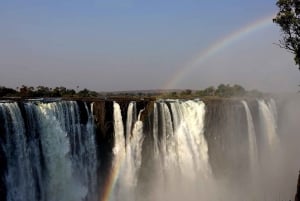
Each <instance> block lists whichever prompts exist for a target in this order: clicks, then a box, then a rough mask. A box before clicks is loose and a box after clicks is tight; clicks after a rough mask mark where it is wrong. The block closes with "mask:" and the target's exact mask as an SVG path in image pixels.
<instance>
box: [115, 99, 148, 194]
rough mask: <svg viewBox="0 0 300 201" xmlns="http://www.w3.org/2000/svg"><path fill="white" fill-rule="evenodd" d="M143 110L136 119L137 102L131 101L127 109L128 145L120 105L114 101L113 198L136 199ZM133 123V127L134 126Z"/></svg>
mask: <svg viewBox="0 0 300 201" xmlns="http://www.w3.org/2000/svg"><path fill="white" fill-rule="evenodd" d="M141 112H142V110H141V111H140V112H139V114H138V118H137V120H136V103H135V102H131V103H130V104H129V106H128V109H127V123H126V145H125V139H124V126H123V121H122V116H121V110H120V105H119V104H118V103H116V102H114V132H115V145H114V148H113V149H114V162H113V166H114V167H113V168H114V169H116V168H119V169H120V170H117V169H116V174H118V172H117V171H120V172H119V175H115V176H116V177H117V178H115V179H116V180H117V184H116V186H115V189H114V194H113V195H112V197H113V198H112V200H121V199H123V200H124V199H126V200H135V190H136V187H137V179H138V171H139V168H140V166H141V161H142V143H143V122H142V121H141V119H140V118H141ZM132 125H133V128H132Z"/></svg>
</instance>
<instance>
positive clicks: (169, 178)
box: [153, 100, 212, 200]
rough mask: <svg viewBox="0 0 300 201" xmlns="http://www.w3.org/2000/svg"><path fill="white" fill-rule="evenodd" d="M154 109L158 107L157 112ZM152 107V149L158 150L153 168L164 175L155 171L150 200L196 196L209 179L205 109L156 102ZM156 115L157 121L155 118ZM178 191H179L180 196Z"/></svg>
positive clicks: (197, 103)
mask: <svg viewBox="0 0 300 201" xmlns="http://www.w3.org/2000/svg"><path fill="white" fill-rule="evenodd" d="M156 105H158V106H159V107H158V110H157V109H156V107H157V106H156ZM156 105H155V106H154V115H153V116H154V123H153V135H154V138H153V139H154V147H153V149H154V150H156V149H157V148H156V146H159V155H160V156H161V157H160V160H161V161H162V163H160V160H156V162H158V163H159V164H158V166H157V167H159V166H160V165H162V166H163V167H162V168H163V170H164V171H163V172H161V170H159V169H158V170H157V168H156V171H157V178H156V182H154V183H155V184H154V187H153V188H154V192H156V194H159V196H157V197H155V198H153V199H156V200H166V199H167V200H168V199H171V197H173V196H176V197H177V198H182V199H183V198H184V197H185V196H187V195H192V194H195V196H196V195H197V196H199V194H198V193H199V190H200V191H202V190H203V189H199V186H202V187H204V186H205V185H208V183H209V182H210V181H209V180H210V179H211V177H212V173H211V168H210V164H209V157H208V145H207V142H206V139H205V137H204V116H205V105H204V103H203V102H201V101H197V100H190V101H180V100H168V101H159V102H157V103H156ZM158 112H159V116H160V118H158V115H156V113H158ZM155 118H158V120H156V119H155ZM155 126H158V127H157V128H155ZM155 132H156V133H155ZM156 141H158V142H156ZM160 185H162V187H161V188H162V189H161V190H158V189H157V186H160ZM178 188H180V189H181V190H180V194H179V192H178ZM157 191H158V192H157ZM197 191H198V192H197ZM200 195H201V193H200Z"/></svg>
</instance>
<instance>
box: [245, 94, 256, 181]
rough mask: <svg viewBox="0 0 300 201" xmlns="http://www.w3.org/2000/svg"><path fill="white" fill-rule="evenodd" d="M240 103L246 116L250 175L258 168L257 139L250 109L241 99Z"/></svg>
mask: <svg viewBox="0 0 300 201" xmlns="http://www.w3.org/2000/svg"><path fill="white" fill-rule="evenodd" d="M242 104H243V106H244V108H245V111H246V117H247V126H248V141H249V158H250V166H251V172H252V175H253V174H254V172H256V171H257V168H258V150H257V141H256V133H255V128H254V124H253V118H252V115H251V111H250V109H249V107H248V104H247V102H246V101H244V100H243V101H242Z"/></svg>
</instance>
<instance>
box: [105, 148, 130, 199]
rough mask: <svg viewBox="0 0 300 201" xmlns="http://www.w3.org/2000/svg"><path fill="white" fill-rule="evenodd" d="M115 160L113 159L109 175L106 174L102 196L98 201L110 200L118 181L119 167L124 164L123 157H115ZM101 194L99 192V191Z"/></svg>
mask: <svg viewBox="0 0 300 201" xmlns="http://www.w3.org/2000/svg"><path fill="white" fill-rule="evenodd" d="M114 157H115V158H114V159H113V160H114V161H113V163H112V167H111V169H110V173H109V174H108V176H107V178H106V180H105V183H104V186H103V187H104V188H103V191H102V194H101V195H100V201H109V200H110V199H111V194H112V192H113V189H114V187H115V184H116V181H117V179H118V176H119V173H120V170H121V166H122V164H123V162H124V158H125V157H124V156H123V155H122V154H120V155H115V156H114ZM100 192H101V191H100Z"/></svg>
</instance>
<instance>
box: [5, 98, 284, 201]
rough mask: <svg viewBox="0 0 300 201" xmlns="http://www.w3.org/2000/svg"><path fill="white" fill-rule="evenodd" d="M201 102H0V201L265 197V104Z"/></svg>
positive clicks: (272, 168)
mask: <svg viewBox="0 0 300 201" xmlns="http://www.w3.org/2000/svg"><path fill="white" fill-rule="evenodd" d="M204 101H205V103H204ZM204 101H201V100H179V99H169V100H151V101H148V100H135V101H126V100H120V102H117V101H111V100H99V101H96V102H95V103H89V102H83V101H54V102H43V101H42V100H40V101H32V100H31V101H19V102H13V101H11V102H8V101H7V102H5V101H3V102H1V103H0V159H1V161H0V199H1V198H4V200H3V201H98V200H99V201H121V200H122V201H152V200H155V201H165V200H172V201H178V200H185V201H196V200H199V199H203V200H233V201H237V200H262V199H263V198H264V197H263V196H264V195H265V194H266V193H268V194H269V192H274V188H273V185H275V184H274V183H276V182H274V181H276V179H274V178H278V177H275V176H274V175H276V174H277V172H279V171H280V170H281V169H280V168H281V167H282V164H281V166H280V163H281V160H279V157H277V156H281V155H280V151H277V150H280V149H277V148H278V147H279V146H278V145H280V144H279V143H281V142H280V141H279V135H278V133H277V132H279V131H280V127H279V128H277V121H280V120H282V119H280V118H281V113H280V111H281V110H279V112H278V111H277V105H276V103H275V101H274V100H273V99H269V100H257V101H256V102H255V100H254V101H253V100H247V101H246V100H236V99H234V100H231V99H230V100H227V99H226V100H223V99H222V100H218V99H216V100H215V99H213V100H210V99H209V100H204ZM276 167H279V168H276ZM249 169H250V170H251V172H250V174H249V172H248V170H249ZM276 190H278V188H277V189H276ZM254 195H255V196H254ZM248 198H249V199H248ZM269 198H270V197H267V199H264V200H270V199H269ZM288 199H290V198H288ZM288 199H285V200H288ZM1 200H2V199H1ZM273 200H274V199H273Z"/></svg>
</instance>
